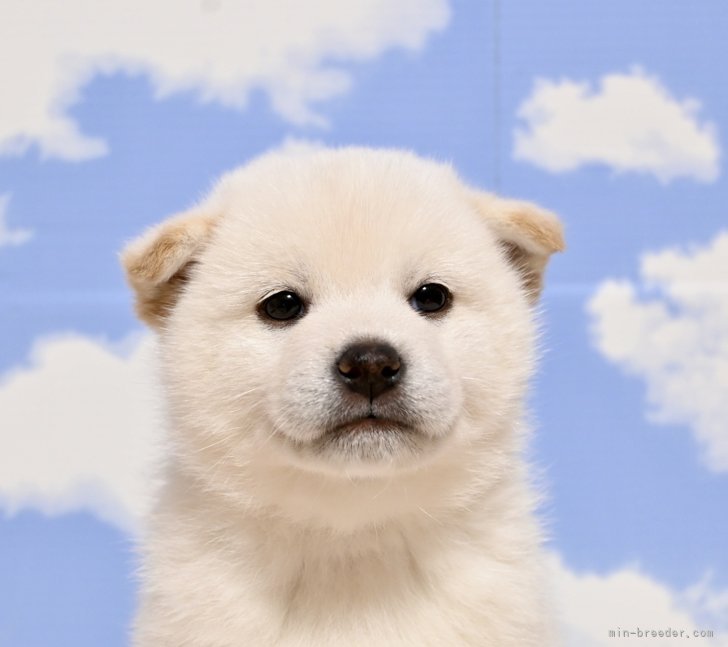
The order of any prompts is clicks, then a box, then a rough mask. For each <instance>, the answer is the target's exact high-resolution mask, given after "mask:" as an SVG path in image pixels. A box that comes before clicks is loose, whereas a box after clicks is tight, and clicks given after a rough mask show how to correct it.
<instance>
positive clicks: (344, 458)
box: [276, 417, 443, 477]
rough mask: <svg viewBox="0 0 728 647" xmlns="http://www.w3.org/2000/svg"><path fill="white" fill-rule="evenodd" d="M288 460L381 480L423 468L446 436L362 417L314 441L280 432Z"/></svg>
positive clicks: (306, 466) (334, 472)
mask: <svg viewBox="0 0 728 647" xmlns="http://www.w3.org/2000/svg"><path fill="white" fill-rule="evenodd" d="M276 436H277V439H278V443H279V446H282V447H281V449H284V451H285V453H286V455H287V457H288V458H289V459H290V460H291V461H292V462H293V463H294V464H295V465H296V466H297V467H299V468H302V469H305V470H307V471H315V472H321V473H325V474H327V475H341V476H346V477H352V476H357V477H377V476H387V475H391V474H392V473H393V472H399V471H406V470H410V469H415V468H418V467H421V466H422V465H423V464H424V463H426V462H427V461H428V459H430V458H431V456H432V455H433V454H434V453H435V452H436V450H437V448H438V446H439V445H440V444H441V443H442V442H443V437H442V436H436V437H435V436H432V435H429V434H426V433H424V432H423V431H422V430H420V429H418V428H417V427H416V426H414V425H411V424H408V423H405V422H400V421H397V420H392V419H387V418H370V417H366V418H359V419H354V420H351V421H349V422H346V423H343V424H339V425H337V426H335V427H333V428H331V429H329V430H327V431H325V432H323V433H321V434H319V435H317V436H316V437H315V438H313V439H312V440H305V441H302V440H299V439H296V438H293V437H291V436H289V435H288V434H286V433H285V432H282V431H279V432H278V433H277V434H276Z"/></svg>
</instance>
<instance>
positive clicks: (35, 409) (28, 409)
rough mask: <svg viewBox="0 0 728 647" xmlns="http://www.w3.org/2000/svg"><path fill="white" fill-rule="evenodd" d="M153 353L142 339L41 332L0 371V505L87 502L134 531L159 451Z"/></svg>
mask: <svg viewBox="0 0 728 647" xmlns="http://www.w3.org/2000/svg"><path fill="white" fill-rule="evenodd" d="M152 352H153V348H152V341H151V340H150V339H149V338H143V339H140V338H138V337H137V338H129V339H128V340H127V341H126V342H124V343H123V344H120V345H115V346H111V345H108V344H105V343H103V342H99V341H94V340H91V339H88V338H85V337H83V336H79V335H68V336H65V337H56V338H47V339H41V340H39V341H38V342H37V343H36V345H35V347H34V349H33V351H32V355H31V361H30V363H29V365H28V366H25V367H18V368H16V369H14V370H11V371H10V372H9V373H7V374H5V375H4V376H2V378H0V508H4V509H5V510H6V511H7V512H9V513H11V514H12V513H14V512H15V511H17V510H19V509H21V508H26V507H32V508H35V509H39V510H41V511H43V512H45V513H47V514H61V513H65V512H71V511H76V510H87V511H90V512H92V513H93V514H95V515H97V516H98V517H100V518H101V519H103V520H105V521H107V522H110V523H112V524H115V525H117V526H120V527H121V528H123V529H125V530H127V531H130V532H133V531H134V530H135V528H136V527H137V522H138V520H139V518H140V517H141V516H142V515H143V514H144V513H145V511H146V510H147V507H148V505H149V502H150V494H151V490H152V486H153V479H152V475H153V466H155V465H156V460H157V456H158V455H159V449H158V446H157V441H158V439H159V438H160V436H159V433H160V432H159V429H160V427H159V425H158V424H156V423H155V420H156V419H157V417H158V416H156V415H155V410H156V406H157V405H155V402H156V400H155V398H154V387H153V384H154V380H153V377H152V375H151V367H150V356H151V354H152Z"/></svg>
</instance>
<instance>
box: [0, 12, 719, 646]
mask: <svg viewBox="0 0 728 647" xmlns="http://www.w3.org/2000/svg"><path fill="white" fill-rule="evenodd" d="M726 34H728V5H727V4H726V3H725V2H723V1H722V0H706V1H705V2H700V3H695V2H687V1H685V0H682V1H678V0H659V1H658V0H645V1H644V2H640V3H635V2H631V1H627V0H613V1H612V2H608V3H602V2H599V3H598V2H578V1H577V0H554V1H553V2H549V3H544V2H539V1H538V0H513V1H509V2H505V1H501V2H497V1H496V0H488V1H483V2H466V1H465V0H452V1H451V2H448V1H447V0H389V1H387V0H349V1H348V2H346V3H337V2H333V1H332V0H313V1H312V2H309V3H295V2H293V1H287V0H274V1H269V2H266V3H263V2H238V3H233V2H230V1H229V0H201V1H197V2H192V1H188V0H185V1H183V2H177V3H173V2H171V0H159V1H158V2H155V3H143V2H141V0H134V1H130V2H127V3H124V4H121V3H119V4H114V5H113V6H111V5H106V4H102V3H97V4H89V3H86V2H82V1H81V0H69V1H68V2H65V3H42V4H38V3H24V2H21V1H20V0H10V1H7V2H5V3H4V5H3V20H2V21H1V22H0V84H1V87H2V88H3V97H4V98H3V100H2V101H0V332H1V333H2V334H0V647H46V646H48V647H51V646H53V647H56V646H57V647H66V646H68V647H70V646H73V647H98V646H99V645H104V646H106V647H115V646H122V645H125V644H126V642H127V638H128V628H129V622H130V618H131V617H132V614H133V609H134V596H135V583H134V578H133V569H134V557H133V539H134V536H135V532H136V529H137V528H138V519H139V517H140V515H142V514H143V513H144V511H145V509H146V506H147V505H148V491H149V487H148V482H147V480H146V479H145V476H144V475H145V473H146V471H147V470H148V469H149V465H150V464H152V463H153V461H154V460H155V459H156V451H155V447H154V438H155V437H156V434H157V433H158V432H157V430H158V427H159V416H158V413H157V410H156V406H155V396H154V386H153V385H154V376H153V368H152V367H151V364H150V357H151V354H152V341H151V338H150V335H148V333H147V332H146V331H145V330H144V329H143V327H142V326H141V324H139V323H138V322H137V321H136V320H135V318H134V316H133V312H132V307H131V298H130V294H129V291H128V290H127V288H126V286H125V284H124V279H123V276H122V273H121V270H120V267H119V263H118V258H117V254H118V251H119V250H120V248H121V247H122V246H123V245H124V243H125V242H126V241H128V240H129V239H130V238H132V237H134V236H135V235H136V234H138V233H139V232H140V231H141V230H142V229H144V228H145V227H147V226H149V225H151V224H153V223H156V222H158V221H159V220H161V219H162V218H164V217H166V216H167V215H170V214H172V213H174V212H176V211H178V210H180V209H183V208H185V207H186V206H188V205H189V204H190V203H192V202H193V201H195V200H196V199H197V198H198V197H200V196H201V195H202V194H204V192H205V191H206V190H207V189H208V188H210V186H211V184H212V182H213V180H214V179H215V178H216V177H217V176H219V175H220V174H221V173H222V172H224V171H226V170H229V169H230V168H232V167H234V166H237V165H239V164H242V163H245V162H246V161H247V160H249V159H251V158H253V157H255V156H256V155H258V154H259V153H261V152H263V151H266V150H269V149H272V148H280V147H295V146H319V145H331V146H338V145H346V144H357V145H369V146H387V147H404V148H407V149H411V150H414V151H416V152H417V153H420V154H422V155H427V156H433V157H436V158H438V159H442V160H448V161H451V162H452V163H453V164H454V166H455V167H456V168H457V169H458V170H459V172H460V173H461V175H462V176H463V177H464V178H465V179H466V180H468V181H470V182H472V183H474V184H477V185H479V186H481V187H483V188H489V189H492V190H495V191H498V192H501V193H503V194H506V195H509V196H514V197H519V198H526V199H530V200H533V201H536V202H538V203H541V204H543V205H545V206H547V207H548V208H550V209H552V210H554V211H556V212H557V213H559V214H560V215H561V217H562V219H563V220H564V223H565V226H566V231H567V242H568V246H569V248H568V251H567V253H565V254H563V255H559V256H558V257H557V258H555V259H554V261H553V263H552V265H551V267H550V270H549V274H548V278H547V287H546V291H545V294H544V298H543V302H542V310H543V323H544V337H543V347H544V357H543V361H542V364H541V370H540V372H539V375H538V379H537V381H536V383H535V385H534V390H533V396H532V409H533V412H534V420H535V421H536V426H537V433H536V437H535V442H534V445H533V449H532V458H533V460H534V462H535V463H536V464H537V465H538V466H539V468H540V470H541V471H542V472H543V481H544V483H545V485H546V487H547V489H548V492H549V501H548V503H547V504H546V506H545V508H544V517H545V518H546V520H547V525H548V528H549V532H550V536H551V541H550V544H549V549H550V553H551V559H552V565H553V570H554V578H555V582H556V585H555V586H556V597H557V599H558V602H559V605H560V607H561V609H562V615H563V624H564V627H565V632H566V636H567V644H568V645H569V647H604V646H607V645H611V644H612V643H613V642H614V640H615V639H614V638H612V639H610V638H608V631H609V630H616V629H618V628H621V629H625V628H626V629H627V630H634V629H636V628H638V627H640V628H643V629H644V628H649V629H652V628H655V629H666V628H668V627H671V628H675V629H678V630H680V629H684V630H688V631H690V632H692V631H693V630H698V631H700V630H712V631H713V632H714V633H715V635H714V637H712V638H699V639H698V643H697V644H705V645H706V646H709V647H726V646H727V645H728V207H727V205H728V179H727V178H726V168H725V162H724V152H723V151H724V149H725V147H726V133H728V84H726V82H725V80H726V72H725V70H724V67H725V64H726V62H728V40H726V38H725V35H726ZM682 642H683V641H681V640H678V639H671V640H666V641H660V640H659V639H656V638H652V639H649V640H644V641H641V640H639V639H637V638H632V639H631V642H630V644H635V645H640V644H645V645H647V644H649V645H676V644H681V643H682ZM687 644H695V638H692V639H691V642H688V643H687Z"/></svg>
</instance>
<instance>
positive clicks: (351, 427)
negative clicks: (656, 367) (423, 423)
mask: <svg viewBox="0 0 728 647" xmlns="http://www.w3.org/2000/svg"><path fill="white" fill-rule="evenodd" d="M413 431H414V429H413V428H412V426H411V425H408V424H406V423H404V422H401V421H399V420H394V419H392V418H380V417H378V416H375V415H373V414H370V415H368V416H363V417H360V418H354V419H352V420H349V421H347V422H344V423H342V424H339V425H337V426H336V427H334V428H333V429H331V430H330V431H329V432H328V434H330V435H335V436H339V437H345V436H352V437H353V436H357V435H362V434H398V433H412V432H413Z"/></svg>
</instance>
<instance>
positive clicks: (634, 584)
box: [551, 555, 728, 647]
mask: <svg viewBox="0 0 728 647" xmlns="http://www.w3.org/2000/svg"><path fill="white" fill-rule="evenodd" d="M551 565H552V568H553V571H552V572H553V574H554V583H555V590H554V594H555V599H556V600H557V606H558V607H559V610H560V612H561V613H560V615H561V621H562V626H563V629H564V634H565V643H564V645H565V647H612V646H613V645H614V644H622V643H626V644H629V645H635V647H639V646H640V645H642V646H644V645H651V646H653V647H675V646H676V645H690V644H696V643H695V640H696V636H694V635H693V633H692V632H693V631H698V632H700V631H712V632H713V633H714V635H713V637H711V638H708V637H704V638H700V637H697V639H698V641H699V642H698V643H697V644H706V645H711V647H728V620H727V618H728V616H726V615H724V614H723V612H724V611H725V610H726V606H725V598H726V596H727V595H728V590H725V591H714V590H711V589H710V588H709V587H706V586H705V584H704V583H701V584H699V585H697V587H693V588H691V589H689V590H688V591H685V592H681V591H673V590H671V589H670V588H668V587H666V586H665V585H663V584H661V583H659V582H657V581H655V580H653V579H652V578H650V577H649V576H647V575H646V574H644V573H642V572H640V571H639V569H637V568H633V567H628V568H623V569H620V570H618V571H614V572H612V573H608V574H606V575H596V574H593V573H575V572H573V571H571V570H569V569H568V568H567V567H566V566H565V565H564V564H563V562H562V561H561V560H560V559H559V558H558V557H557V556H555V555H554V556H553V557H552V562H551ZM696 592H697V594H696ZM667 629H670V630H673V631H677V632H678V634H679V632H680V631H685V632H686V633H688V634H690V636H689V637H687V638H686V637H682V638H681V637H679V635H678V637H674V636H671V637H670V638H667V637H664V636H663V637H662V638H660V637H659V635H658V636H655V637H653V636H651V635H650V636H649V637H647V636H643V637H642V638H639V637H638V636H636V635H635V636H629V637H620V636H615V637H610V636H609V631H614V632H617V631H624V630H626V631H635V632H637V631H638V630H641V631H643V632H644V631H646V630H649V631H652V630H655V631H660V630H662V631H666V630H667Z"/></svg>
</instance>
